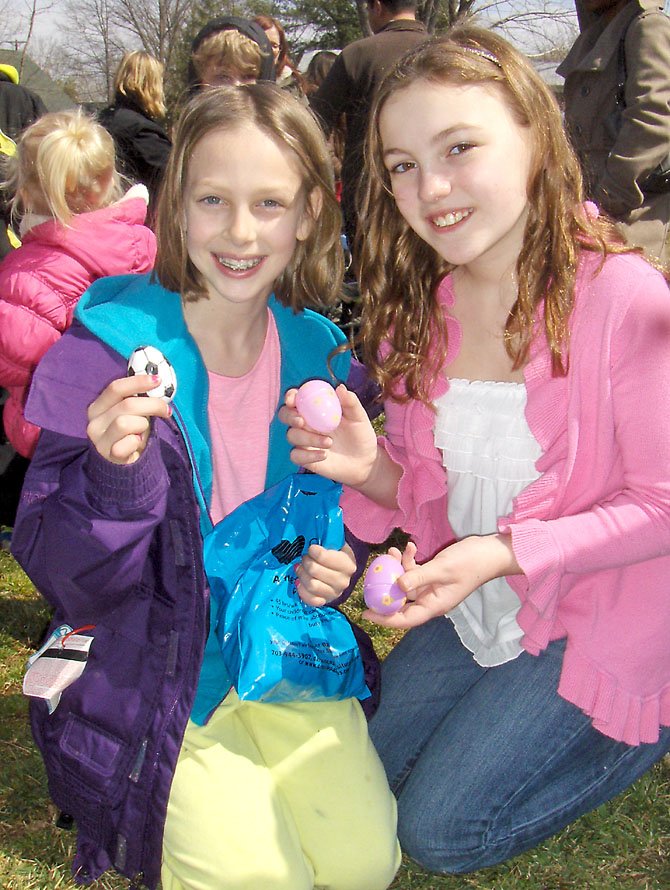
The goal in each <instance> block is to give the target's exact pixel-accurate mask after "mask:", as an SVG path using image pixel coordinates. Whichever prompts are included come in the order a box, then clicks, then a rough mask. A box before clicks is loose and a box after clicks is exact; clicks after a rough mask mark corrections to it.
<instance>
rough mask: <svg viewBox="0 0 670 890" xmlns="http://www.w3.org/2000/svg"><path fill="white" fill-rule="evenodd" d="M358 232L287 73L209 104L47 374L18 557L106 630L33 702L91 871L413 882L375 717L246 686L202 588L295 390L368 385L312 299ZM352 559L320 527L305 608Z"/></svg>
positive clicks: (307, 889) (285, 463) (268, 880)
mask: <svg viewBox="0 0 670 890" xmlns="http://www.w3.org/2000/svg"><path fill="white" fill-rule="evenodd" d="M340 225H341V220H340V213H339V208H338V205H337V201H336V199H335V195H334V192H333V190H332V172H331V168H330V159H329V155H328V150H327V147H326V144H325V141H324V139H323V134H322V133H321V130H320V128H319V126H318V124H317V123H316V121H315V120H314V119H313V117H312V116H311V115H310V114H309V112H308V111H307V110H306V109H305V108H304V107H303V106H302V105H301V104H300V103H299V102H296V101H295V100H294V99H292V98H291V97H290V96H288V95H286V93H285V92H283V91H281V90H279V89H278V88H277V87H275V86H273V85H270V84H261V83H258V84H249V85H246V86H244V87H225V88H219V89H212V90H206V91H203V92H201V93H199V94H198V96H196V97H195V98H194V99H193V100H192V101H191V102H190V103H189V105H188V106H187V107H186V108H185V109H184V111H183V113H182V115H181V116H180V118H179V121H178V122H177V125H176V128H175V140H174V146H173V150H172V153H171V155H170V159H169V161H168V165H167V168H166V175H165V180H164V187H163V191H162V194H161V200H160V202H159V209H158V219H157V237H158V242H159V247H160V249H159V254H158V260H157V263H156V272H155V275H151V276H132V275H125V276H115V277H112V278H107V279H105V280H103V281H99V282H96V283H95V284H94V285H93V286H92V287H91V288H90V289H89V290H88V292H87V293H86V294H84V295H83V297H82V298H81V300H80V302H79V304H78V307H77V312H76V317H75V323H74V324H73V326H72V327H71V328H70V330H69V331H68V332H67V333H66V335H65V336H64V337H63V338H61V340H60V342H59V343H57V344H56V345H55V347H54V348H53V349H52V350H50V351H49V354H48V355H47V356H45V358H44V360H43V361H42V363H41V364H40V367H39V368H38V370H37V373H36V376H35V380H34V382H33V386H32V388H31V392H30V397H29V400H28V405H27V413H28V415H29V416H30V417H31V418H33V419H35V420H37V422H39V423H40V425H41V426H42V428H43V429H42V433H41V435H40V441H39V443H38V447H37V450H36V453H35V457H34V458H33V461H32V464H31V467H30V470H29V472H28V475H27V478H26V483H25V486H24V491H23V499H22V506H21V509H20V511H19V516H18V519H17V524H16V529H15V532H14V537H13V552H14V554H15V555H16V557H17V559H18V560H19V562H20V563H21V564H22V565H23V566H24V568H25V569H26V571H27V573H28V574H29V575H30V577H31V578H32V579H33V581H34V582H35V584H36V586H37V587H38V588H39V590H40V592H41V593H42V594H43V595H44V596H45V597H46V598H47V599H48V601H49V602H50V603H51V604H52V605H53V606H54V608H55V612H56V614H55V619H54V623H55V624H61V623H63V622H66V623H67V624H68V625H69V626H71V627H78V626H82V625H84V626H88V628H89V629H91V630H92V636H93V641H92V643H91V648H90V658H89V660H88V662H87V665H86V668H85V670H84V672H83V674H82V676H81V677H79V678H78V679H77V680H76V681H75V682H74V683H72V685H71V686H69V687H68V688H67V689H66V690H65V692H64V694H63V697H62V700H61V701H60V703H59V705H58V708H57V710H55V711H54V712H53V713H48V709H47V707H46V704H45V702H43V701H40V700H34V701H33V702H32V706H31V716H32V727H33V733H34V736H35V739H36V741H37V744H38V746H39V748H40V750H41V752H42V754H43V757H44V761H45V764H46V768H47V775H48V777H49V787H50V792H51V796H52V798H53V800H54V801H55V802H56V804H57V805H58V806H59V807H60V808H61V809H63V810H66V811H67V812H68V813H69V814H70V815H71V816H72V817H73V818H74V821H75V823H76V826H77V853H76V857H75V862H74V866H73V868H74V871H75V872H76V874H77V877H78V880H80V881H82V882H90V881H91V880H94V879H95V878H97V877H99V875H100V874H101V873H102V872H104V871H105V870H106V869H107V868H110V867H114V868H116V869H117V870H118V871H120V872H121V873H122V874H125V875H127V876H129V877H131V878H133V879H134V881H135V883H136V884H137V885H140V884H143V885H146V886H147V887H149V888H151V890H153V888H155V887H156V885H157V883H158V880H159V874H160V882H161V885H162V887H163V890H196V888H199V890H205V888H206V890H219V888H222V887H225V888H230V890H233V888H238V890H246V888H257V887H258V888H261V887H272V888H273V890H280V888H285V890H312V888H313V887H329V888H332V890H384V888H386V887H388V886H389V884H390V883H391V881H392V880H393V876H394V874H395V872H396V870H397V868H398V865H399V861H400V850H399V846H398V843H397V838H396V834H395V824H396V818H395V813H396V810H395V801H394V798H393V795H392V794H391V792H390V790H389V787H388V784H387V782H386V778H385V775H384V771H383V768H382V765H381V763H380V761H379V758H378V756H377V754H376V752H375V750H374V748H373V746H372V743H371V742H370V738H369V734H368V730H367V721H366V718H365V714H364V711H363V709H362V707H361V704H359V701H358V700H357V699H356V698H353V697H351V696H346V697H341V698H333V697H325V696H324V697H323V700H322V698H318V700H306V699H308V698H309V697H308V696H307V695H305V694H304V691H303V690H302V689H300V690H298V691H297V693H296V695H295V698H297V699H298V700H295V699H294V698H291V699H290V700H288V701H283V700H282V701H270V702H268V701H252V700H249V699H247V698H245V696H244V694H243V690H241V689H240V690H239V691H240V696H238V694H237V692H236V689H235V688H232V686H231V680H232V679H233V677H232V676H231V674H230V673H229V671H228V668H227V665H226V662H225V660H224V658H223V656H222V651H221V645H220V644H219V639H218V634H217V615H218V608H217V601H216V598H210V595H209V586H208V583H207V580H206V572H207V571H208V570H209V567H210V565H211V562H210V563H208V562H207V553H208V552H210V553H211V550H209V551H208V548H207V544H206V542H207V541H209V540H211V538H210V536H211V535H212V533H213V530H214V528H215V526H217V525H218V524H219V523H220V521H221V520H223V519H224V518H227V517H229V516H230V514H233V513H234V511H235V510H236V509H237V507H238V506H240V505H242V504H243V503H244V502H246V501H248V500H250V499H252V498H255V497H257V496H259V495H260V494H261V493H262V492H264V491H266V490H267V489H270V488H272V487H273V486H274V485H275V484H277V483H280V482H282V481H283V480H285V479H286V478H287V477H289V476H291V475H292V474H293V473H294V470H295V468H294V467H293V465H292V464H291V461H290V457H289V453H290V447H289V445H288V443H287V441H286V429H285V427H284V426H283V425H282V424H281V422H280V421H279V420H278V418H277V412H278V408H279V405H280V404H281V403H282V394H283V393H284V392H285V391H286V390H287V389H288V388H289V387H292V386H295V385H301V384H302V383H303V382H304V381H306V380H308V379H313V378H315V377H316V378H326V379H328V378H329V375H330V373H331V372H332V374H333V376H334V377H336V378H337V379H340V380H346V379H348V376H349V369H350V356H349V354H348V353H344V352H340V353H339V354H335V355H332V353H333V352H334V351H336V348H337V347H338V346H339V345H341V343H342V342H343V341H344V340H345V337H344V335H343V334H342V332H341V331H339V329H338V328H337V327H336V326H335V325H334V324H333V322H331V321H330V320H329V319H328V318H326V317H325V315H323V314H321V313H317V312H314V311H312V310H310V309H308V308H307V304H312V305H322V306H324V307H326V306H329V305H332V303H333V301H334V300H335V299H336V298H337V297H338V296H339V287H340V283H341V277H342V254H341V247H340ZM140 345H144V346H146V345H152V346H154V347H155V348H157V349H159V350H160V351H161V352H163V353H164V354H165V355H166V356H167V358H168V359H169V361H170V363H171V364H172V366H173V367H174V370H175V373H176V377H177V381H178V386H177V388H176V391H175V393H174V400H173V402H172V403H171V404H169V405H168V404H167V403H166V402H165V401H163V400H162V399H161V398H159V397H155V396H154V397H151V396H150V397H140V396H146V395H147V394H148V393H149V392H150V391H151V390H153V389H155V387H156V386H157V382H158V381H157V379H156V377H155V376H153V377H152V376H150V375H149V374H146V375H145V374H139V375H136V376H132V377H128V376H127V375H126V369H127V362H128V357H129V356H130V355H131V354H132V353H133V352H134V350H135V349H136V347H138V346H140ZM331 359H332V361H331ZM277 509H279V508H277ZM238 516H239V514H238ZM248 521H249V520H247V523H248ZM239 522H240V539H244V537H245V536H244V531H245V530H246V525H245V521H244V519H243V518H242V519H239ZM297 541H298V537H296V538H295V542H297ZM295 542H294V543H295ZM278 543H280V542H278ZM303 550H304V552H303ZM353 556H354V554H353V553H352V549H351V548H350V547H349V546H348V545H347V544H345V545H344V546H343V547H341V548H339V549H338V548H333V547H326V546H320V545H318V544H316V543H313V542H310V543H307V542H305V540H304V538H303V539H302V544H299V545H298V550H297V553H294V556H293V569H294V571H295V574H296V575H297V577H298V595H299V597H300V598H301V600H302V601H303V602H304V603H306V604H308V605H309V606H312V607H316V608H319V609H320V608H322V607H323V608H324V609H325V608H326V607H327V605H328V604H332V603H333V602H334V601H335V600H336V599H337V598H339V597H340V596H341V595H342V594H343V593H344V592H345V590H346V588H347V587H348V585H349V583H350V578H351V576H352V573H353V572H354V570H355V567H356V562H355V560H354V558H353ZM234 574H235V573H234V572H233V571H232V569H231V575H234ZM91 625H95V626H94V628H91ZM368 663H369V664H370V670H372V672H373V673H374V671H375V664H374V659H368Z"/></svg>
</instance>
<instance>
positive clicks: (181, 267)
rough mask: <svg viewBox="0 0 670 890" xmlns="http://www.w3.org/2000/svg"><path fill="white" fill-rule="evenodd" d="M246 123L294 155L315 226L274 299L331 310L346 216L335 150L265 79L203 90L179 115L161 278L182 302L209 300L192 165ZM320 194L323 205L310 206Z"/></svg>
mask: <svg viewBox="0 0 670 890" xmlns="http://www.w3.org/2000/svg"><path fill="white" fill-rule="evenodd" d="M245 125H252V126H255V127H258V128H259V129H260V130H262V131H263V132H264V133H265V134H266V135H267V136H269V137H270V138H271V139H273V140H274V141H275V142H276V143H277V144H278V145H280V146H282V147H284V148H288V149H290V151H291V152H292V153H293V154H294V155H295V157H296V159H297V160H298V162H299V165H300V171H301V174H302V188H303V191H304V199H305V212H306V213H309V214H310V215H312V217H313V219H314V222H315V225H313V226H312V227H311V231H310V233H309V234H308V236H307V238H306V239H305V240H304V241H297V242H296V248H295V251H294V253H293V256H292V258H291V261H290V263H289V264H288V266H287V267H286V269H285V270H284V271H283V272H282V274H281V275H280V276H279V278H278V279H277V280H276V281H275V286H274V293H275V296H276V297H277V299H278V300H279V301H280V302H281V303H282V304H283V305H284V306H289V307H290V308H292V309H293V310H294V311H296V312H297V311H298V310H300V309H303V308H305V307H306V306H310V305H311V306H321V307H327V306H331V305H333V304H334V303H335V302H336V301H337V300H338V299H339V298H340V295H341V285H342V275H343V258H342V247H341V243H340V229H341V215H340V208H339V204H338V203H337V199H336V197H335V192H334V189H333V174H332V166H331V162H330V153H329V151H328V147H327V145H326V142H325V139H324V136H323V132H322V130H321V128H320V126H319V125H318V123H317V122H316V120H315V118H314V117H313V116H312V114H311V113H310V112H309V111H308V110H307V108H305V107H304V106H303V105H302V104H301V103H300V102H298V101H297V100H296V99H294V98H293V97H292V96H289V95H287V94H286V92H285V91H284V90H281V89H279V87H277V86H276V85H275V84H270V83H266V82H259V83H253V84H244V85H241V86H230V87H228V86H226V87H216V88H213V89H211V90H204V91H202V92H200V93H197V94H196V96H195V97H194V98H193V99H191V101H190V102H189V103H188V105H186V107H185V108H184V110H183V111H182V113H181V115H180V117H179V120H178V121H177V124H176V127H175V132H174V140H173V146H172V151H171V152H170V157H169V160H168V163H167V168H166V170H165V178H164V181H163V189H162V192H161V196H160V199H159V203H158V214H157V222H156V236H157V239H158V258H157V262H156V276H157V278H158V280H159V281H160V283H161V284H162V285H163V286H164V287H166V288H167V289H168V290H172V291H176V292H177V293H180V294H181V295H182V297H183V299H184V300H198V299H201V298H202V297H207V288H206V284H205V282H204V280H203V279H202V276H201V274H200V273H199V272H198V270H197V269H196V268H195V266H194V265H193V263H192V262H191V260H190V257H189V255H188V251H187V249H186V234H185V231H184V217H185V208H184V187H185V183H186V179H187V173H188V165H189V162H190V159H191V158H192V156H193V152H194V150H195V148H196V146H197V144H198V143H199V142H200V140H201V139H202V138H203V137H204V136H207V134H208V133H211V132H212V131H214V130H228V131H230V130H235V129H239V128H240V127H242V126H245ZM224 160H225V159H222V163H223V162H224ZM315 195H318V196H319V197H320V202H319V201H316V202H314V201H310V197H312V196H315ZM319 205H320V206H319Z"/></svg>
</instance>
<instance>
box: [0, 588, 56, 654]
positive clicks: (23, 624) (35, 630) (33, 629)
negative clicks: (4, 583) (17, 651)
mask: <svg viewBox="0 0 670 890" xmlns="http://www.w3.org/2000/svg"><path fill="white" fill-rule="evenodd" d="M50 615H51V612H50V610H49V606H48V605H47V604H46V603H45V602H44V601H43V600H41V599H40V598H39V597H37V596H35V597H33V598H32V599H24V598H22V597H13V596H7V595H6V594H2V595H0V628H2V631H3V633H5V634H8V635H9V636H10V637H12V638H13V639H14V640H16V642H17V643H20V644H21V645H23V646H25V647H26V648H27V649H36V648H37V647H38V646H39V645H40V643H41V641H42V639H43V638H44V635H45V633H46V630H47V626H48V624H49V619H50Z"/></svg>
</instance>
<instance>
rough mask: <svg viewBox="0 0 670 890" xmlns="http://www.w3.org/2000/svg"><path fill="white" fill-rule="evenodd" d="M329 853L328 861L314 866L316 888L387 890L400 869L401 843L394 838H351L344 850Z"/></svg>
mask: <svg viewBox="0 0 670 890" xmlns="http://www.w3.org/2000/svg"><path fill="white" fill-rule="evenodd" d="M332 852H333V855H332V857H329V862H328V863H327V864H326V863H323V864H322V867H321V868H317V869H316V877H315V880H314V886H315V888H319V887H332V888H334V890H386V888H387V887H389V886H390V884H391V883H392V881H393V878H394V877H395V875H396V872H397V871H398V869H399V868H400V861H401V852H400V845H399V843H398V842H397V840H396V839H395V837H394V838H393V839H390V838H386V837H382V836H381V835H380V836H379V837H377V838H375V837H372V838H370V840H369V842H368V843H364V844H360V843H356V841H355V840H354V839H352V842H351V844H350V845H348V847H347V849H345V850H341V849H340V850H336V849H333V851H332Z"/></svg>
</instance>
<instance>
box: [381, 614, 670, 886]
mask: <svg viewBox="0 0 670 890" xmlns="http://www.w3.org/2000/svg"><path fill="white" fill-rule="evenodd" d="M564 648H565V641H564V640H557V641H555V642H553V643H551V644H550V645H549V647H548V649H547V650H546V651H545V652H543V653H542V654H541V655H540V656H538V657H535V656H532V655H528V654H527V653H523V654H522V655H520V656H519V657H518V658H516V659H515V660H514V661H510V662H508V663H507V664H503V665H500V666H498V667H494V668H482V667H480V666H479V665H478V664H476V663H475V661H474V660H473V658H472V655H471V654H470V652H468V651H467V649H466V648H465V647H464V646H463V645H462V643H461V642H460V640H459V638H458V636H457V635H456V632H455V630H454V628H453V625H452V623H451V621H449V620H448V619H446V618H436V619H434V620H433V621H430V622H428V623H427V624H425V625H422V626H421V627H417V628H414V629H412V630H410V631H409V632H408V633H407V634H406V635H405V636H404V637H403V639H402V640H401V641H400V643H399V644H398V645H397V646H396V648H395V649H394V650H393V651H392V652H391V654H390V655H389V656H388V657H387V658H386V660H385V662H384V663H383V666H382V695H381V705H380V708H379V710H378V712H377V714H376V715H375V716H374V718H373V719H372V721H371V723H370V735H371V737H372V740H373V742H374V744H375V746H376V747H377V750H378V752H379V755H380V757H381V760H382V763H383V764H384V766H385V768H386V773H387V776H388V779H389V782H390V785H391V788H392V789H393V791H394V792H395V794H396V796H397V798H398V836H399V839H400V843H401V846H402V848H403V850H404V852H405V853H407V854H408V855H409V856H411V857H412V858H413V859H414V860H416V861H417V862H418V863H420V864H421V865H422V866H423V867H424V868H426V869H428V870H429V871H433V872H450V873H455V874H459V873H464V872H469V871H475V870H476V869H480V868H485V867H487V866H490V865H495V864H497V863H499V862H503V861H504V860H506V859H508V858H510V857H511V856H515V855H517V854H518V853H521V852H523V851H524V850H528V849H530V848H531V847H534V846H535V845H536V844H538V843H539V842H540V841H542V840H544V839H545V838H547V837H549V836H550V835H552V834H555V833H556V832H557V831H559V830H560V829H561V828H563V827H565V826H566V825H567V824H568V823H570V822H572V821H573V820H574V819H577V817H579V816H581V815H582V814H583V813H586V812H588V811H589V810H592V809H594V808H595V807H597V806H599V805H600V804H601V803H604V802H605V801H606V800H609V799H610V798H612V797H614V796H615V795H616V794H618V793H619V792H621V791H623V790H624V789H625V788H626V787H627V786H628V785H630V784H632V783H633V782H634V781H635V780H636V779H637V778H639V777H640V776H641V775H642V774H643V773H644V772H645V771H646V770H648V769H649V768H650V767H651V766H652V765H653V764H654V763H656V761H657V760H659V759H660V758H661V757H662V756H663V755H664V754H665V753H667V752H668V750H670V729H668V728H664V729H663V730H662V731H661V737H660V739H659V741H658V742H657V743H656V744H653V745H650V744H643V745H640V746H637V747H632V746H630V745H626V744H624V743H622V742H616V741H614V740H613V739H610V738H608V737H607V736H604V735H603V734H602V733H600V732H598V731H597V730H595V729H593V727H592V726H591V722H590V720H589V718H588V717H586V716H585V715H584V714H583V713H582V712H581V711H580V710H579V709H578V708H576V707H575V706H574V705H571V704H569V703H568V702H566V701H565V700H564V699H562V698H560V697H559V695H558V693H557V691H556V690H557V687H558V680H559V676H560V672H561V664H562V660H563V651H564Z"/></svg>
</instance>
